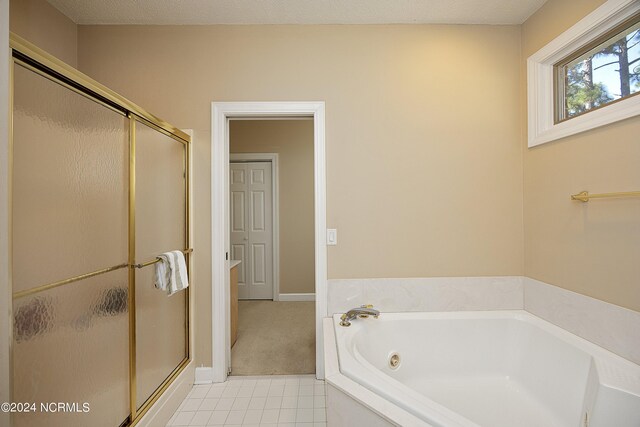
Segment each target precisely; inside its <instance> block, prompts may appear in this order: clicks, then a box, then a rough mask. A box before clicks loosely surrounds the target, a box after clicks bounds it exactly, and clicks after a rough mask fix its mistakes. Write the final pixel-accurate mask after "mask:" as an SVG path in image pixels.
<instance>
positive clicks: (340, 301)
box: [328, 276, 524, 315]
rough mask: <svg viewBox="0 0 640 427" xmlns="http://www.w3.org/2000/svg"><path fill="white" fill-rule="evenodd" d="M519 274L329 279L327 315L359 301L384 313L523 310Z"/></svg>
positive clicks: (356, 305)
mask: <svg viewBox="0 0 640 427" xmlns="http://www.w3.org/2000/svg"><path fill="white" fill-rule="evenodd" d="M522 279H523V278H522V276H492V277H426V278H403V279H334V280H329V284H328V285H329V286H328V314H329V315H332V314H336V313H343V312H345V311H347V310H349V309H351V308H354V307H359V306H360V305H362V304H373V306H374V307H375V308H377V309H378V310H380V311H383V312H406V311H420V312H425V311H476V310H522V309H523V308H524V302H523V290H522V286H523V284H522Z"/></svg>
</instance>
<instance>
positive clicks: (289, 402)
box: [280, 395, 298, 409]
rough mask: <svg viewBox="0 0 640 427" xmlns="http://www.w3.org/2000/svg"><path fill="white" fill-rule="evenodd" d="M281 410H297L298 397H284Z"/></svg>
mask: <svg viewBox="0 0 640 427" xmlns="http://www.w3.org/2000/svg"><path fill="white" fill-rule="evenodd" d="M280 407H281V408H289V409H290V408H297V407H298V396H297V395H296V396H284V397H283V398H282V403H281V404H280Z"/></svg>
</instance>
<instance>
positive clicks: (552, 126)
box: [527, 0, 640, 147]
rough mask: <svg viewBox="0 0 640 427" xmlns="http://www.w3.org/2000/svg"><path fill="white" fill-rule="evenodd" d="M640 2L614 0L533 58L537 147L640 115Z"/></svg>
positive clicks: (531, 110)
mask: <svg viewBox="0 0 640 427" xmlns="http://www.w3.org/2000/svg"><path fill="white" fill-rule="evenodd" d="M638 93H640V1H637V0H608V1H606V2H604V3H603V4H602V5H601V6H600V7H599V8H597V9H596V10H594V11H593V12H592V13H590V14H589V15H587V16H586V17H584V18H583V19H582V20H580V21H579V22H578V23H576V24H575V25H574V26H573V27H571V28H569V29H568V30H567V31H565V32H564V33H562V34H560V35H559V36H558V37H556V39H554V40H553V41H551V42H550V43H549V44H547V45H546V46H544V47H543V48H542V49H540V50H539V51H538V52H536V53H535V54H533V55H531V57H529V58H528V59H527V106H528V111H527V119H528V137H529V138H528V144H529V147H533V146H536V145H539V144H543V143H545V142H550V141H554V140H557V139H560V138H564V137H566V136H569V135H573V134H576V133H579V132H584V131H587V130H589V129H594V128H596V127H599V126H604V125H607V124H609V123H613V122H616V121H619V120H623V119H627V118H629V117H633V116H637V115H640V96H636V95H637V94H638Z"/></svg>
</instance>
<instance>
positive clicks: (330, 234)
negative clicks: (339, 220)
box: [327, 228, 338, 246]
mask: <svg viewBox="0 0 640 427" xmlns="http://www.w3.org/2000/svg"><path fill="white" fill-rule="evenodd" d="M337 244H338V230H336V229H335V228H328V229H327V246H335V245H337Z"/></svg>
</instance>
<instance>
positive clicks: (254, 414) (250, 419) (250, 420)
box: [242, 409, 262, 424]
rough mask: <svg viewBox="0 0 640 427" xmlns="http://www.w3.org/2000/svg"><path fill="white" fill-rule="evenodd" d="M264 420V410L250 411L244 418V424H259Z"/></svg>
mask: <svg viewBox="0 0 640 427" xmlns="http://www.w3.org/2000/svg"><path fill="white" fill-rule="evenodd" d="M261 419H262V409H249V410H248V411H247V413H246V414H245V416H244V421H242V423H243V424H259V423H260V420H261Z"/></svg>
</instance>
